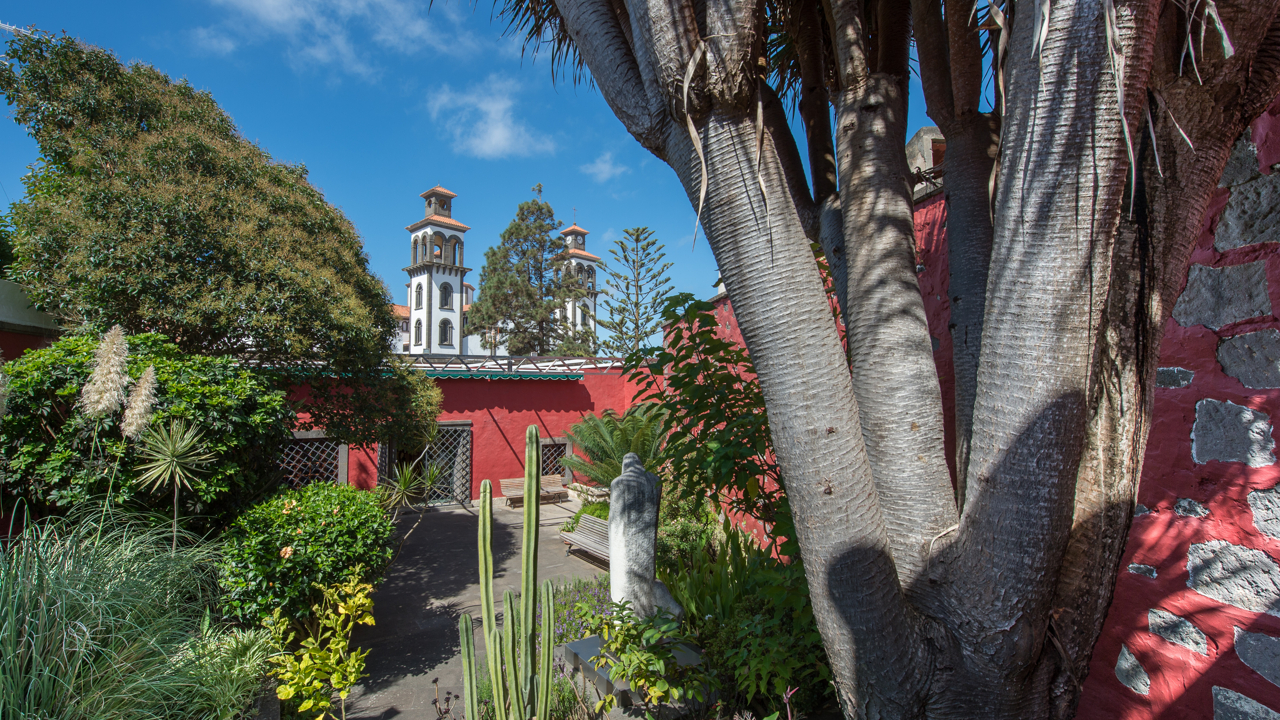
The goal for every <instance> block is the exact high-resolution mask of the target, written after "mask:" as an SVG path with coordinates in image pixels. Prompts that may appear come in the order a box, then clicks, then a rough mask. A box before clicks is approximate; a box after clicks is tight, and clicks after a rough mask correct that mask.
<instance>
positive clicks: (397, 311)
mask: <svg viewBox="0 0 1280 720" xmlns="http://www.w3.org/2000/svg"><path fill="white" fill-rule="evenodd" d="M391 314H392V315H395V316H396V317H398V318H407V317H409V306H408V305H396V304H395V303H391Z"/></svg>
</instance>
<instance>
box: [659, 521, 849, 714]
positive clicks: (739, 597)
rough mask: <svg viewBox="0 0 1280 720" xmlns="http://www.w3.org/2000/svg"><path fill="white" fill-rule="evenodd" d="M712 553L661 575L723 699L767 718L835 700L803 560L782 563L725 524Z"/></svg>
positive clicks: (807, 711)
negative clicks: (786, 701)
mask: <svg viewBox="0 0 1280 720" xmlns="http://www.w3.org/2000/svg"><path fill="white" fill-rule="evenodd" d="M714 550H715V552H714V553H708V552H701V553H697V554H695V555H694V556H693V557H692V558H691V560H690V561H689V563H688V564H686V565H684V566H682V567H681V568H680V569H679V572H671V571H669V570H668V571H664V570H662V569H660V570H659V577H660V578H661V579H662V581H663V582H665V583H666V584H667V587H668V588H669V589H670V590H671V594H672V596H673V597H675V599H676V601H677V602H679V603H680V604H681V605H682V606H683V607H684V609H685V612H686V615H685V620H684V627H685V631H686V632H688V633H689V634H690V635H691V636H692V637H693V638H694V640H695V641H696V642H697V644H698V647H700V648H701V649H702V651H703V654H704V655H705V657H706V660H707V663H708V664H709V667H711V668H713V677H714V681H715V685H716V687H717V688H718V689H719V691H720V698H721V702H722V703H725V704H726V705H728V706H730V707H750V708H751V709H752V710H753V712H755V713H756V714H757V715H759V716H761V717H763V716H764V715H765V714H768V713H770V712H779V711H782V710H783V709H784V708H783V694H784V693H786V692H787V690H788V689H789V688H796V689H797V690H796V694H795V695H794V696H793V697H792V698H791V707H792V709H795V710H798V711H800V712H801V713H805V714H808V713H812V712H814V711H815V710H818V709H821V708H823V707H824V706H826V705H828V704H830V703H831V702H832V701H833V700H834V696H833V694H832V692H831V684H830V682H829V681H830V679H831V671H830V665H829V663H828V660H827V654H826V650H825V649H824V648H823V645H822V637H821V636H820V635H819V634H818V628H817V624H816V622H815V621H814V619H813V609H812V607H811V605H810V603H809V585H808V583H807V582H806V580H805V576H804V568H803V567H802V565H801V563H799V562H792V563H789V564H787V563H782V562H780V561H778V560H777V559H776V558H774V557H773V556H772V555H771V554H770V553H769V552H768V551H767V550H766V549H764V548H761V547H759V546H757V545H756V544H755V543H754V542H753V541H752V539H751V538H750V536H748V535H746V534H745V533H743V532H742V531H740V530H737V529H733V528H726V529H725V531H724V536H723V539H722V540H720V541H719V542H718V543H717V545H716V547H715V548H714Z"/></svg>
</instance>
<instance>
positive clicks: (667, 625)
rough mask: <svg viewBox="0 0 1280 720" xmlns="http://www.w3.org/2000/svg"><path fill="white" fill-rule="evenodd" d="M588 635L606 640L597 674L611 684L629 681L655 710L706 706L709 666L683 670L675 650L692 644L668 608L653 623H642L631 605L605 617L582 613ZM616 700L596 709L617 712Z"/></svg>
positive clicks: (613, 605) (602, 702) (622, 605)
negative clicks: (605, 673)
mask: <svg viewBox="0 0 1280 720" xmlns="http://www.w3.org/2000/svg"><path fill="white" fill-rule="evenodd" d="M581 614H582V619H583V621H584V622H585V623H586V626H587V629H588V630H589V631H590V632H592V633H594V634H596V635H599V636H600V653H601V654H600V655H599V656H597V657H595V658H592V662H593V663H595V666H596V668H597V669H601V668H607V669H608V676H609V680H610V682H612V683H613V684H614V685H618V684H619V683H620V681H625V682H626V683H627V684H628V685H629V686H630V687H631V689H632V691H634V692H636V693H639V694H640V695H641V699H642V701H643V702H644V703H645V704H646V705H649V706H654V705H661V704H669V703H675V702H681V701H685V702H688V701H690V700H695V701H698V702H702V701H703V700H705V699H706V695H707V692H708V691H709V690H710V689H711V676H709V675H708V674H707V670H706V664H705V663H698V664H695V665H681V664H680V663H678V662H677V661H676V657H675V648H676V647H677V646H678V645H681V644H684V645H686V646H688V645H690V644H691V640H692V638H690V637H688V636H686V635H685V634H684V633H683V632H681V628H680V622H679V621H677V620H676V619H675V618H673V617H671V614H670V613H668V612H667V611H666V610H665V609H663V608H658V609H657V612H655V613H654V614H653V615H650V616H649V617H645V618H640V617H636V615H635V613H633V612H632V610H631V606H630V604H629V603H627V602H622V603H610V604H609V607H608V609H607V610H606V611H605V612H602V613H601V612H595V611H594V610H592V609H591V608H589V607H586V606H583V607H582V608H581ZM614 699H615V698H614V696H612V695H607V696H605V697H604V699H602V700H600V701H599V702H597V703H596V708H595V709H596V712H601V711H603V712H608V711H609V710H612V709H613V701H614Z"/></svg>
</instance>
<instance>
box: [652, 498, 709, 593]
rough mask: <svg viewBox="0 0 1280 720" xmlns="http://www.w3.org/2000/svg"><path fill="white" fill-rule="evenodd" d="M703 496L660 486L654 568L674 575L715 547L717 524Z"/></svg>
mask: <svg viewBox="0 0 1280 720" xmlns="http://www.w3.org/2000/svg"><path fill="white" fill-rule="evenodd" d="M712 510H713V505H712V504H711V503H710V502H709V501H708V500H707V498H706V497H702V496H699V495H696V494H694V495H691V494H687V493H684V492H681V490H680V488H679V487H678V486H677V484H676V483H674V482H671V481H670V480H668V481H664V482H663V483H662V499H661V505H660V506H659V510H658V537H657V542H656V544H655V546H654V552H655V560H656V561H657V566H658V569H660V570H665V571H666V572H670V573H678V572H680V570H681V568H683V567H687V566H688V565H690V564H691V563H693V562H695V561H696V560H697V559H698V558H697V557H695V555H697V554H699V553H705V552H711V554H714V552H715V548H714V546H713V545H712V543H713V542H714V541H715V540H716V537H717V531H718V530H719V529H720V523H719V522H718V521H717V519H716V515H715V513H714V512H713V511H712Z"/></svg>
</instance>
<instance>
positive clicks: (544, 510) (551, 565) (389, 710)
mask: <svg viewBox="0 0 1280 720" xmlns="http://www.w3.org/2000/svg"><path fill="white" fill-rule="evenodd" d="M494 506H495V507H494V511H493V520H494V523H493V525H494V527H493V555H494V557H493V564H494V568H495V570H494V588H493V591H494V597H495V599H496V601H497V612H498V614H499V616H501V614H502V594H503V592H504V591H506V590H508V589H510V590H512V591H513V592H514V591H518V590H519V588H520V536H521V533H522V531H523V528H524V513H523V511H522V510H511V509H508V508H506V507H503V506H501V501H500V500H497V499H495V502H494ZM577 509H578V502H577V501H576V500H569V501H566V502H563V503H559V504H547V505H543V506H542V507H541V517H540V519H539V526H540V530H539V541H538V580H539V583H541V581H542V580H544V579H547V578H550V579H552V580H556V581H559V580H569V579H572V578H578V577H591V576H593V575H595V574H596V573H597V572H600V570H601V568H600V567H598V566H596V565H594V564H592V563H590V562H587V561H585V560H583V559H582V558H580V557H579V556H578V555H577V554H569V553H568V552H567V549H568V548H567V546H565V545H564V543H563V542H562V541H561V540H560V538H559V529H560V525H561V524H563V523H564V521H565V520H567V519H568V518H570V517H572V516H573V513H574V512H576V511H577ZM415 522H416V523H418V525H417V528H416V529H414V530H412V532H410V534H409V536H408V538H407V539H406V541H405V542H404V544H403V546H402V547H401V549H400V553H399V555H398V556H397V557H396V559H395V561H394V562H393V563H392V565H391V568H390V569H389V570H388V572H387V577H386V579H385V580H384V581H383V583H382V585H381V586H379V588H378V589H377V591H376V592H375V593H374V595H373V601H374V604H373V614H374V619H375V621H376V623H377V624H376V625H374V626H372V627H370V626H360V627H358V628H356V631H355V634H354V637H353V638H352V644H353V645H355V646H357V647H361V648H365V649H368V650H369V651H370V652H369V657H368V659H367V661H366V663H367V665H366V668H367V671H368V673H369V677H367V678H366V679H365V681H364V682H363V683H361V684H360V685H358V686H356V688H355V689H354V690H353V691H352V693H351V696H350V697H349V698H348V700H347V717H348V718H349V719H350V720H373V719H374V718H379V719H389V718H402V719H405V720H407V719H409V718H413V719H414V720H417V718H424V719H427V720H434V719H435V718H437V717H438V715H437V713H436V711H435V709H434V708H433V707H432V704H431V701H432V700H433V699H434V698H435V696H436V687H435V686H434V685H433V683H432V680H438V681H439V694H440V697H441V699H443V698H444V697H445V693H446V692H452V693H454V694H458V693H461V692H462V659H461V656H460V655H459V647H458V618H459V616H460V615H461V614H462V613H464V612H465V613H470V614H471V616H472V617H473V618H474V619H475V620H476V624H477V632H476V633H475V647H476V655H477V661H478V662H479V663H481V665H482V666H483V662H484V661H483V657H484V655H483V645H484V643H483V642H482V641H481V638H480V633H479V632H478V626H479V619H480V617H479V614H480V613H479V605H480V585H479V582H478V576H479V564H478V559H477V554H476V551H477V545H476V533H477V530H478V528H479V518H478V516H477V515H476V514H475V511H474V509H471V508H461V507H457V506H454V507H447V508H436V509H431V510H428V511H426V512H424V513H423V514H422V515H421V521H420V522H419V516H418V515H417V514H410V515H407V516H401V518H400V520H399V522H398V526H399V529H400V531H401V532H409V529H410V528H412V527H413V526H414V523H415ZM455 708H456V710H458V715H459V716H460V715H461V705H457V706H455Z"/></svg>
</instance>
